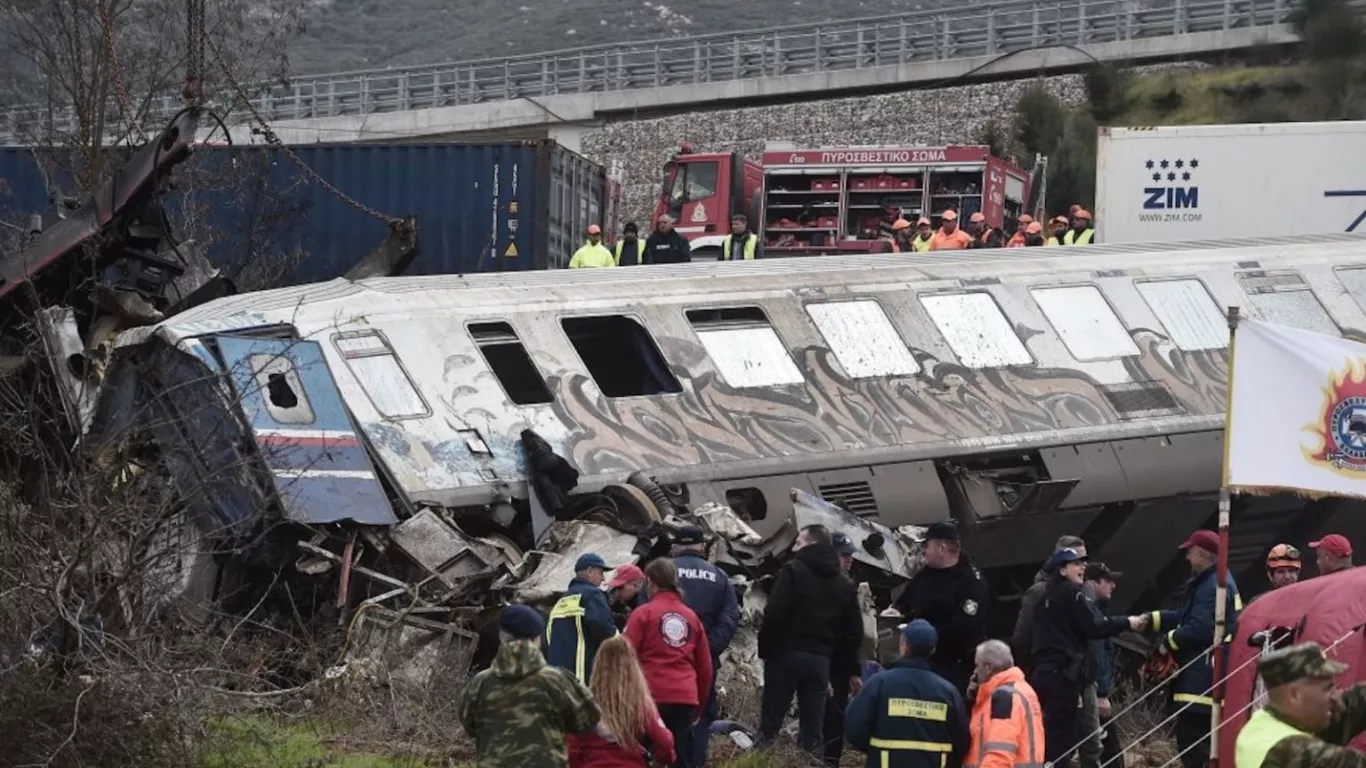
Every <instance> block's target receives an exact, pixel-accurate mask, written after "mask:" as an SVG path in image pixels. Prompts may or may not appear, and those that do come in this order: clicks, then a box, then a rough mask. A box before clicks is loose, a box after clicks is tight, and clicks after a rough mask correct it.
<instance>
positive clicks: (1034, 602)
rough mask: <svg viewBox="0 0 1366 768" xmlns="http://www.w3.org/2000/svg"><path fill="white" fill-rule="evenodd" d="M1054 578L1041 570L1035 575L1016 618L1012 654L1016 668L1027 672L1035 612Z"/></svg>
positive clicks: (1011, 639) (1011, 643) (1032, 645)
mask: <svg viewBox="0 0 1366 768" xmlns="http://www.w3.org/2000/svg"><path fill="white" fill-rule="evenodd" d="M1053 578H1054V576H1053V574H1050V573H1049V572H1048V571H1045V570H1043V569H1042V568H1040V569H1039V572H1038V573H1036V574H1034V583H1033V584H1030V585H1029V589H1026V590H1025V592H1024V595H1022V596H1021V597H1020V613H1019V614H1018V615H1017V616H1016V617H1015V631H1014V632H1011V633H1010V652H1011V654H1013V655H1014V656H1015V666H1017V667H1019V668H1020V669H1022V670H1024V671H1026V672H1028V671H1029V652H1030V651H1031V650H1033V648H1034V612H1035V611H1036V610H1038V607H1039V603H1040V601H1042V600H1043V596H1044V593H1045V592H1047V591H1048V584H1049V582H1050V581H1052V580H1053Z"/></svg>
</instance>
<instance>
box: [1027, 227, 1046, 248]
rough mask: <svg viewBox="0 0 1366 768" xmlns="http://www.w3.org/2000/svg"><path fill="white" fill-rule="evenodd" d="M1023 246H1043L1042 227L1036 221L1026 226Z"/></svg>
mask: <svg viewBox="0 0 1366 768" xmlns="http://www.w3.org/2000/svg"><path fill="white" fill-rule="evenodd" d="M1024 244H1025V245H1027V246H1031V247H1033V246H1042V245H1043V244H1044V239H1043V225H1041V224H1039V222H1037V221H1031V222H1029V223H1028V224H1026V225H1025V239H1024Z"/></svg>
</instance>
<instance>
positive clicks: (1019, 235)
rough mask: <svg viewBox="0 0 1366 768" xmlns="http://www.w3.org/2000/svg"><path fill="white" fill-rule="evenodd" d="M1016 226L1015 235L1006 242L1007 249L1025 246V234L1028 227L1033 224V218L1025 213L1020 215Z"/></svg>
mask: <svg viewBox="0 0 1366 768" xmlns="http://www.w3.org/2000/svg"><path fill="white" fill-rule="evenodd" d="M1018 222H1019V223H1018V224H1016V225H1015V234H1013V235H1011V236H1010V239H1009V240H1007V241H1006V247H1007V248H1023V247H1024V244H1025V234H1026V233H1027V232H1028V230H1029V225H1030V224H1034V223H1035V221H1034V217H1033V216H1030V215H1029V214H1027V213H1022V214H1020V218H1019V220H1018Z"/></svg>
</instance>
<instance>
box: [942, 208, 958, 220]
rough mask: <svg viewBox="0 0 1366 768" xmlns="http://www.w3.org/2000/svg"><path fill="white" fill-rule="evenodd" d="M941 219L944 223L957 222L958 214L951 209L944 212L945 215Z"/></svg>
mask: <svg viewBox="0 0 1366 768" xmlns="http://www.w3.org/2000/svg"><path fill="white" fill-rule="evenodd" d="M939 218H941V219H943V220H944V221H957V220H958V212H957V211H954V210H953V209H952V208H950V209H949V210H947V211H944V215H942V216H940V217H939Z"/></svg>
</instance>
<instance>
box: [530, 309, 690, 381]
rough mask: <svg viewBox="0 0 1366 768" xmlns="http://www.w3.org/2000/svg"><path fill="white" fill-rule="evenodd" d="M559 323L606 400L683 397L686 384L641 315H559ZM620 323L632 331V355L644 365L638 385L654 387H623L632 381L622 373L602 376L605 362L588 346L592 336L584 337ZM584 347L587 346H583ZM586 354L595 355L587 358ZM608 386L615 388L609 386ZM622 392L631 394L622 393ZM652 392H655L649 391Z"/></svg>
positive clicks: (621, 313)
mask: <svg viewBox="0 0 1366 768" xmlns="http://www.w3.org/2000/svg"><path fill="white" fill-rule="evenodd" d="M556 321H557V322H558V324H559V326H560V333H562V334H564V339H565V341H567V342H569V348H570V349H572V350H574V355H575V356H576V357H578V359H579V363H580V364H581V365H582V366H583V370H584V372H585V373H587V374H588V378H589V379H591V380H592V382H593V386H595V387H597V390H598V392H599V393H601V394H602V396H603V397H605V398H607V399H609V400H628V399H630V398H634V397H668V396H672V395H679V394H682V393H683V382H682V381H680V380H679V378H678V374H676V373H674V370H673V367H672V366H671V365H670V363H669V359H668V358H667V357H665V356H664V350H662V349H660V348H659V341H658V340H656V339H655V335H654V333H653V332H651V331H650V326H649V325H647V324H646V323H645V319H644V318H643V317H641V316H640V315H637V314H635V313H632V312H620V311H617V312H613V311H607V312H587V313H566V314H561V315H557V316H556ZM617 322H625V323H628V324H629V325H630V326H631V327H632V328H631V331H630V334H631V338H630V339H629V340H630V341H632V342H634V343H635V348H634V349H633V350H631V352H630V354H632V355H634V357H635V358H636V362H638V363H639V364H640V365H639V366H637V367H638V368H639V370H640V372H641V373H642V374H643V375H642V377H641V379H640V381H639V382H638V383H640V384H642V385H643V384H645V383H646V382H647V381H648V383H650V384H652V385H653V387H650V386H634V385H632V386H630V387H622V386H620V385H621V384H622V381H624V380H629V378H630V377H626V376H623V375H622V374H620V372H618V371H611V373H612V376H610V377H609V376H603V375H600V374H602V373H604V371H603V370H601V369H600V366H601V364H602V363H603V360H602V359H601V357H600V355H598V354H597V352H598V351H599V350H597V349H596V348H594V347H592V346H588V345H587V344H586V342H588V341H590V340H591V336H590V335H588V334H584V333H583V331H584V330H586V329H587V328H589V327H591V326H592V324H594V323H600V324H602V325H603V326H604V327H606V326H608V325H610V324H612V323H617ZM581 344H582V345H584V346H580V345H581ZM585 350H588V351H590V352H592V353H593V354H590V355H588V356H587V357H586V356H585V355H584V352H585ZM590 358H591V360H590ZM608 383H610V384H611V386H606V384H608ZM622 389H627V390H629V391H621V390H622ZM650 389H653V390H654V391H646V390H650Z"/></svg>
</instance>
